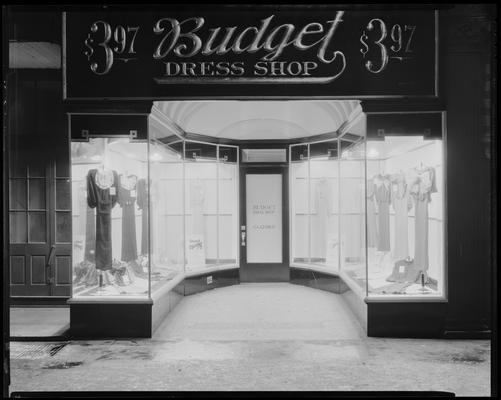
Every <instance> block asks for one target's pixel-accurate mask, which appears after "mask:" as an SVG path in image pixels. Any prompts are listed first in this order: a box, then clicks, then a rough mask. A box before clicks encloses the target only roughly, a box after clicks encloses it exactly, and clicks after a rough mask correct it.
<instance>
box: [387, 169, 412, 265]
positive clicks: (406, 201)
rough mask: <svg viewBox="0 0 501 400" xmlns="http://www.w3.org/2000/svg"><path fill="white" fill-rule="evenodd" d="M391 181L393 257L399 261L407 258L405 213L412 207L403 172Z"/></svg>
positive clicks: (406, 218) (406, 220)
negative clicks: (393, 221)
mask: <svg viewBox="0 0 501 400" xmlns="http://www.w3.org/2000/svg"><path fill="white" fill-rule="evenodd" d="M392 181H393V182H392V183H393V184H392V195H391V203H392V205H393V209H394V210H395V246H394V248H393V257H394V258H396V259H399V260H400V259H404V258H406V257H408V256H409V239H408V234H409V232H408V217H407V213H408V211H409V210H410V208H411V207H412V200H411V198H410V196H409V190H408V187H407V182H406V180H405V175H404V173H403V172H401V173H398V174H395V175H394V176H393V179H392Z"/></svg>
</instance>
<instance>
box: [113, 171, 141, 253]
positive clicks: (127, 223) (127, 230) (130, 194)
mask: <svg viewBox="0 0 501 400" xmlns="http://www.w3.org/2000/svg"><path fill="white" fill-rule="evenodd" d="M119 182H120V185H119V187H118V203H119V204H120V206H121V207H122V256H121V259H122V261H125V262H131V261H135V260H136V258H137V239H136V213H135V211H134V208H135V207H134V204H135V203H136V197H137V191H136V186H137V176H136V175H130V174H129V173H128V172H127V171H125V172H124V173H123V174H122V175H120V177H119Z"/></svg>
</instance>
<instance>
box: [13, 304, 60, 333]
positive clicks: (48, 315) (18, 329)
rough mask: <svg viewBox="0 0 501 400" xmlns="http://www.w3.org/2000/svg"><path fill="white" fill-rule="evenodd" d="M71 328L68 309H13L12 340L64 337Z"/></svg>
mask: <svg viewBox="0 0 501 400" xmlns="http://www.w3.org/2000/svg"><path fill="white" fill-rule="evenodd" d="M69 327H70V309H69V308H68V307H11V308H10V336H11V338H14V339H15V338H26V337H28V338H30V337H31V338H44V337H53V336H56V337H62V336H64V334H65V332H66V331H67V330H68V329H69Z"/></svg>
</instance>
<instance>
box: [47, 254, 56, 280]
mask: <svg viewBox="0 0 501 400" xmlns="http://www.w3.org/2000/svg"><path fill="white" fill-rule="evenodd" d="M55 252H56V246H55V245H52V246H51V247H50V251H49V257H48V258H47V264H45V277H46V278H45V283H46V284H47V285H50V284H52V283H53V282H54V277H53V276H52V274H51V273H50V272H51V271H50V267H51V265H52V259H53V258H54V254H55Z"/></svg>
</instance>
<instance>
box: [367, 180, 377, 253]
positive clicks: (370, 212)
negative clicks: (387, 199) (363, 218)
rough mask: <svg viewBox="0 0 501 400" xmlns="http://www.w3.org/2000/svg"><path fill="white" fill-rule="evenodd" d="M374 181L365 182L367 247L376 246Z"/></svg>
mask: <svg viewBox="0 0 501 400" xmlns="http://www.w3.org/2000/svg"><path fill="white" fill-rule="evenodd" d="M374 192H375V187H374V179H368V180H367V193H366V196H367V247H376V246H377V238H378V235H377V225H376V204H375V194H374Z"/></svg>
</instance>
